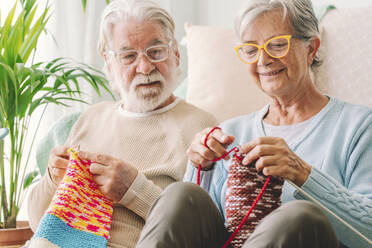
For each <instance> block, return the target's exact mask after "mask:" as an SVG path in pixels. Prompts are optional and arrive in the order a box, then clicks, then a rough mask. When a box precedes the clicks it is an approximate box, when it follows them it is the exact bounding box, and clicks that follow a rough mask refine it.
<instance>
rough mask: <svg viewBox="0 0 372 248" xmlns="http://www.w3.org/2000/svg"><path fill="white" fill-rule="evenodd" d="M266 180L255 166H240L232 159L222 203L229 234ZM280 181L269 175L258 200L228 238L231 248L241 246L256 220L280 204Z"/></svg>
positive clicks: (240, 164) (237, 160)
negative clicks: (232, 235) (230, 239)
mask: <svg viewBox="0 0 372 248" xmlns="http://www.w3.org/2000/svg"><path fill="white" fill-rule="evenodd" d="M266 179H267V177H266V176H263V175H262V174H259V173H257V170H256V168H255V166H253V165H247V166H246V165H243V164H242V163H241V161H240V160H239V159H237V158H236V157H234V158H233V160H232V163H231V165H230V168H229V174H228V177H227V192H226V202H225V211H226V225H227V229H228V231H229V232H230V233H233V232H234V231H235V229H236V228H237V227H238V226H239V224H240V222H241V221H242V219H243V218H244V216H245V215H246V214H247V212H248V211H249V209H250V207H251V205H252V203H253V202H254V200H255V199H256V197H257V195H258V194H259V193H260V190H261V188H262V186H263V185H264V184H265V181H266ZM283 182H284V181H283V180H282V179H279V178H274V177H271V180H270V182H269V184H268V185H267V188H266V190H265V192H264V193H263V195H262V198H261V199H260V200H259V201H258V203H257V205H256V207H255V208H254V209H253V211H252V213H251V214H250V216H249V218H248V219H247V221H246V222H245V224H244V225H243V227H242V228H241V230H240V231H239V232H238V233H237V235H236V236H235V238H234V239H233V240H232V241H231V245H232V247H234V248H237V247H242V245H243V244H244V242H245V241H246V240H247V239H248V237H249V236H250V234H251V233H252V232H253V231H254V229H255V227H256V225H257V224H258V222H259V221H260V220H261V219H262V218H264V217H265V216H266V215H268V214H269V213H271V212H272V211H273V210H275V209H276V208H278V207H279V206H280V204H281V200H280V196H281V194H282V186H283Z"/></svg>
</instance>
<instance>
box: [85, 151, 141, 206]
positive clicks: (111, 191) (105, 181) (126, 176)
mask: <svg viewBox="0 0 372 248" xmlns="http://www.w3.org/2000/svg"><path fill="white" fill-rule="evenodd" d="M78 156H79V157H80V158H81V159H83V160H91V161H92V164H91V165H90V172H91V173H92V174H93V176H94V181H95V182H96V183H97V184H98V188H99V189H100V190H101V192H102V193H103V194H104V195H105V196H106V197H107V198H109V199H111V200H113V201H114V202H118V201H120V200H121V199H122V198H123V196H124V194H125V193H126V192H127V191H128V189H129V187H130V186H131V185H132V183H133V181H134V179H135V178H136V176H137V174H138V171H137V169H136V168H134V167H132V166H130V165H129V164H127V163H125V162H124V161H122V160H120V159H117V158H114V157H111V156H109V155H104V154H99V153H91V152H86V151H79V153H78Z"/></svg>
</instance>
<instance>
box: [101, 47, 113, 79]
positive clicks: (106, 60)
mask: <svg viewBox="0 0 372 248" xmlns="http://www.w3.org/2000/svg"><path fill="white" fill-rule="evenodd" d="M103 60H104V62H105V69H106V71H107V73H109V74H111V73H112V68H111V63H110V59H109V56H108V54H107V52H104V53H103Z"/></svg>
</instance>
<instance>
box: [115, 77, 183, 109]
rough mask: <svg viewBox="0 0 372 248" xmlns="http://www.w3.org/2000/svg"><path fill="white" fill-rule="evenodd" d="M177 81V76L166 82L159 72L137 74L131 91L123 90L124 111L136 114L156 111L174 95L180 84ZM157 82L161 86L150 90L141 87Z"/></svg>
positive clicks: (131, 85)
mask: <svg viewBox="0 0 372 248" xmlns="http://www.w3.org/2000/svg"><path fill="white" fill-rule="evenodd" d="M174 74H176V73H174ZM177 79H178V77H177V76H176V75H172V76H171V80H170V82H165V78H164V77H163V75H161V73H160V72H159V71H158V70H155V71H153V72H151V74H150V75H143V74H137V75H136V76H135V77H134V78H133V80H132V82H131V84H130V88H129V91H125V90H124V89H123V88H121V92H120V94H121V98H122V102H123V105H124V109H125V110H127V111H131V112H136V113H144V112H150V111H153V110H155V109H156V108H158V107H159V106H160V105H161V104H163V103H164V102H165V101H166V100H168V98H169V97H170V96H171V95H172V93H173V91H174V90H175V89H176V87H177V86H178V84H179V80H177ZM155 81H159V82H160V86H155V87H149V88H145V87H141V86H139V85H144V84H149V83H153V82H155Z"/></svg>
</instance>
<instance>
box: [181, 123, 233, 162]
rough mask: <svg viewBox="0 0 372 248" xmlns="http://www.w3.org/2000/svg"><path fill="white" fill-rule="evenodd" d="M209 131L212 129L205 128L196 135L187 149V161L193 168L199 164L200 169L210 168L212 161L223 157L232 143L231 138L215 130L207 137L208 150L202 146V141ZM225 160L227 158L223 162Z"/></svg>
mask: <svg viewBox="0 0 372 248" xmlns="http://www.w3.org/2000/svg"><path fill="white" fill-rule="evenodd" d="M211 130H212V128H206V129H204V130H203V131H201V132H200V133H197V134H196V135H195V138H194V140H193V141H192V143H191V145H190V147H189V149H187V156H188V159H189V160H190V162H191V164H192V165H193V166H195V167H198V165H199V164H200V165H201V167H202V169H208V168H210V167H211V166H212V165H213V162H212V160H214V159H216V158H218V157H221V156H222V155H224V154H225V153H226V152H227V151H226V147H227V146H229V145H230V144H231V143H232V142H233V141H234V137H233V136H231V135H227V134H224V133H223V132H222V130H221V129H216V130H214V131H213V132H212V133H211V134H210V135H209V137H208V140H207V145H208V147H209V148H208V147H206V146H205V145H204V140H205V137H206V136H207V134H208V133H209V132H210V131H211ZM227 159H229V156H227V157H225V160H227Z"/></svg>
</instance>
